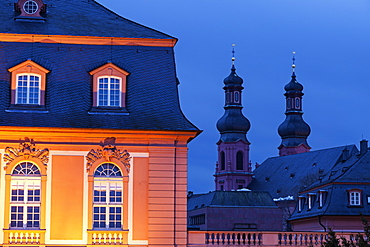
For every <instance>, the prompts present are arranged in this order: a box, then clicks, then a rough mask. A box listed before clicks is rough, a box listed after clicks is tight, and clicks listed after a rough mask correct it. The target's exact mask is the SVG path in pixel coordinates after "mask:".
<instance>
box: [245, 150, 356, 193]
mask: <svg viewBox="0 0 370 247" xmlns="http://www.w3.org/2000/svg"><path fill="white" fill-rule="evenodd" d="M345 149H347V150H348V152H349V155H353V154H356V153H358V149H357V148H356V146H355V145H348V146H342V147H335V148H329V149H322V150H317V151H311V152H307V153H300V154H294V155H287V156H279V157H272V158H268V159H267V160H265V161H264V162H263V163H262V164H261V165H260V166H259V167H258V168H256V169H255V170H254V179H253V180H252V182H251V183H250V184H249V186H248V188H249V189H251V190H253V191H259V190H261V191H269V192H270V194H271V196H272V197H273V198H274V199H276V200H279V199H280V200H283V199H285V198H288V197H293V199H294V200H296V199H297V196H298V193H299V192H300V191H302V190H304V189H307V188H308V187H309V186H311V185H312V184H313V183H315V182H316V181H318V180H319V179H320V178H322V177H323V176H325V175H327V174H330V172H331V171H333V170H335V167H336V166H337V165H338V164H340V163H341V162H342V157H343V156H342V155H343V150H345Z"/></svg>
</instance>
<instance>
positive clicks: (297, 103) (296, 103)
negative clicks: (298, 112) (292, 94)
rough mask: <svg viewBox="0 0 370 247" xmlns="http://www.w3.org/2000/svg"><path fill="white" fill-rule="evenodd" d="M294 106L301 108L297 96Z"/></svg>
mask: <svg viewBox="0 0 370 247" xmlns="http://www.w3.org/2000/svg"><path fill="white" fill-rule="evenodd" d="M295 108H296V109H299V108H301V102H300V99H299V98H295Z"/></svg>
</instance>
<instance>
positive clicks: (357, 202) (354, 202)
mask: <svg viewBox="0 0 370 247" xmlns="http://www.w3.org/2000/svg"><path fill="white" fill-rule="evenodd" d="M348 206H350V207H362V206H363V202H362V190H360V189H351V190H348Z"/></svg>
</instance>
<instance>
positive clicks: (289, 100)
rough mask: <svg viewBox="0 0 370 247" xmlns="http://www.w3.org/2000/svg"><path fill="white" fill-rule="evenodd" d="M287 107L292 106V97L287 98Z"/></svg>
mask: <svg viewBox="0 0 370 247" xmlns="http://www.w3.org/2000/svg"><path fill="white" fill-rule="evenodd" d="M286 108H287V109H290V108H292V104H291V99H290V98H288V99H286Z"/></svg>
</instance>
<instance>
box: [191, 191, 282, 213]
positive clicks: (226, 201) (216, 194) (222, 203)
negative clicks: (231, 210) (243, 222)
mask: <svg viewBox="0 0 370 247" xmlns="http://www.w3.org/2000/svg"><path fill="white" fill-rule="evenodd" d="M236 206H237V207H276V205H275V203H274V202H273V200H272V198H271V196H270V194H269V193H268V192H264V191H258V192H256V191H212V192H209V193H207V194H195V195H192V196H191V197H190V198H188V211H190V210H194V209H200V208H203V207H236Z"/></svg>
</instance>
